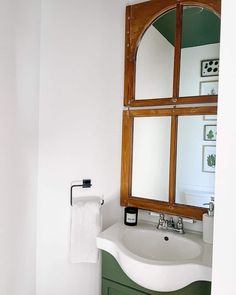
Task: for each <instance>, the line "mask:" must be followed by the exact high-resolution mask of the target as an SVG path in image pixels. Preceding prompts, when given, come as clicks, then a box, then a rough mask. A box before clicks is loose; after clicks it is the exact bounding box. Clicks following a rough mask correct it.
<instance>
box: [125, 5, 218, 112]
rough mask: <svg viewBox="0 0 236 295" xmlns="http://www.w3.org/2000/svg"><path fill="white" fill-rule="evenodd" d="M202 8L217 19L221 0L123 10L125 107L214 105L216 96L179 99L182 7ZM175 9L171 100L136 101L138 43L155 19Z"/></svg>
mask: <svg viewBox="0 0 236 295" xmlns="http://www.w3.org/2000/svg"><path fill="white" fill-rule="evenodd" d="M185 5H189V6H201V7H204V8H206V9H209V10H211V11H212V12H213V13H215V14H216V15H218V16H219V17H220V13H221V0H195V1H192V0H152V1H147V2H143V3H139V4H134V5H129V6H127V7H126V29H125V83H124V105H125V106H134V107H140V106H159V105H173V104H174V105H175V104H191V103H214V102H217V95H202V96H186V97H179V84H180V59H181V40H182V15H183V6H185ZM174 8H175V9H176V33H175V54H174V71H173V96H172V97H167V98H151V99H139V100H135V78H136V55H137V50H138V46H139V43H140V41H141V39H142V36H143V35H144V33H145V31H146V30H147V29H148V27H149V26H150V25H151V24H152V23H153V22H154V20H155V19H156V18H158V16H160V15H162V14H163V13H165V12H167V11H168V10H170V9H174Z"/></svg>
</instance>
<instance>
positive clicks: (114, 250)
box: [96, 222, 212, 292]
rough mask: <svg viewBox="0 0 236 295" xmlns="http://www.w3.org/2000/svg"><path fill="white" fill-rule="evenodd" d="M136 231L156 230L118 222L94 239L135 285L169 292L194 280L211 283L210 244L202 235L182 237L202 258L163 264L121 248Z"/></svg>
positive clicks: (153, 227) (147, 226)
mask: <svg viewBox="0 0 236 295" xmlns="http://www.w3.org/2000/svg"><path fill="white" fill-rule="evenodd" d="M137 228H138V229H143V228H150V229H155V225H153V224H152V225H151V224H148V223H140V224H138V225H137V226H136V227H135V228H134V227H128V226H125V225H124V224H122V222H117V223H115V224H113V225H112V226H110V227H109V228H107V229H106V230H105V231H103V232H102V233H100V234H99V235H98V237H97V239H96V243H97V247H98V248H99V249H101V250H105V251H107V252H108V253H110V254H111V255H112V256H113V257H114V258H115V259H116V260H117V262H118V263H119V265H120V266H121V268H122V269H123V271H124V272H125V273H126V274H127V275H128V277H129V278H131V279H132V280H133V281H134V282H136V283H137V284H139V285H140V286H143V287H145V288H147V289H150V290H153V291H160V292H170V291H175V290H178V289H181V288H183V287H185V286H187V285H189V284H191V283H192V282H195V281H211V256H212V245H209V244H206V243H204V242H203V241H202V239H201V235H198V234H191V233H186V234H185V236H186V237H187V238H190V239H193V240H194V241H195V242H196V241H197V243H199V244H200V246H201V250H202V251H201V252H202V253H201V255H199V256H198V257H196V258H194V259H188V260H187V261H183V262H175V263H170V262H166V263H163V262H161V261H151V260H148V259H146V258H143V257H140V256H137V255H135V254H133V253H132V252H130V251H129V250H128V249H127V248H125V247H124V246H123V245H122V242H121V240H122V236H123V235H124V234H127V233H128V232H130V231H133V230H134V229H137ZM167 234H168V232H167ZM176 235H179V234H176ZM144 269H145V271H144ZM134 270H135V271H134Z"/></svg>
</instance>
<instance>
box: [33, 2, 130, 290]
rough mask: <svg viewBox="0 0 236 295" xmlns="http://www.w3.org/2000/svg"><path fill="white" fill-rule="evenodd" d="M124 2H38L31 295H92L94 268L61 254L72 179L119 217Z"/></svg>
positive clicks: (107, 214)
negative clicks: (86, 181)
mask: <svg viewBox="0 0 236 295" xmlns="http://www.w3.org/2000/svg"><path fill="white" fill-rule="evenodd" d="M124 6H125V1H123V0H122V1H121V0H116V1H110V0H102V1H81V0H76V1H75V0H60V1H58V0H43V1H42V34H41V88H40V107H39V108H40V119H39V121H40V130H39V195H38V229H37V230H38V234H37V295H65V294H70V295H78V294H84V295H97V294H99V293H100V273H99V271H100V265H99V264H98V265H91V264H73V265H72V264H71V263H70V262H69V259H68V250H69V228H70V209H71V208H70V205H69V191H70V184H71V182H72V181H73V180H80V179H83V178H91V179H92V184H93V190H94V192H95V193H99V194H103V195H104V199H105V205H104V206H103V208H102V211H103V224H104V227H107V226H108V225H110V224H111V223H112V222H113V221H115V220H116V219H117V218H119V217H120V213H121V209H120V207H119V190H120V158H121V124H122V120H121V119H122V118H121V116H122V104H123V69H124V67H123V60H124V16H125V8H124Z"/></svg>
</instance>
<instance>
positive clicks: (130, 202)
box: [120, 106, 217, 220]
mask: <svg viewBox="0 0 236 295" xmlns="http://www.w3.org/2000/svg"><path fill="white" fill-rule="evenodd" d="M216 113H217V107H216V106H208V107H194V108H168V109H142V110H128V111H123V137H122V161H121V199H120V204H121V206H133V207H137V208H141V209H145V210H150V211H157V212H163V213H169V214H173V215H181V216H184V217H189V218H194V219H199V220H201V219H202V214H203V213H205V212H207V209H205V208H200V207H194V206H189V205H183V204H177V203H175V191H176V161H177V129H178V116H191V115H216ZM156 116H158V117H159V116H171V138H170V166H169V200H168V202H163V201H158V200H152V199H145V198H142V197H140V198H137V197H133V196H132V158H133V128H134V127H133V126H134V118H137V117H156Z"/></svg>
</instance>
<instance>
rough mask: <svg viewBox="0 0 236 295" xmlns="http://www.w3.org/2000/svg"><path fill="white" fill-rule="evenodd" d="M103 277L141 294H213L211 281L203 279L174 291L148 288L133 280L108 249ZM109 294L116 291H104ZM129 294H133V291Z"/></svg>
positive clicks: (104, 254)
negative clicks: (158, 290)
mask: <svg viewBox="0 0 236 295" xmlns="http://www.w3.org/2000/svg"><path fill="white" fill-rule="evenodd" d="M144 275H145V274H144ZM102 277H103V279H105V280H106V281H111V282H116V283H118V284H120V285H122V286H127V287H129V288H131V289H133V290H136V291H139V292H141V294H149V295H210V294H211V283H210V282H203V281H199V282H194V283H192V284H190V285H188V286H187V287H185V288H183V289H180V290H177V291H174V292H157V291H151V290H147V289H145V288H143V287H141V286H139V285H138V284H136V283H135V282H133V281H132V280H131V279H130V278H129V277H128V276H127V275H126V274H125V273H124V272H123V270H122V269H121V267H120V266H119V264H118V262H117V261H116V260H115V258H113V257H112V256H111V255H110V254H109V253H107V252H106V251H102ZM107 283H108V282H106V284H107ZM104 292H105V291H104ZM107 292H108V291H107ZM110 292H113V291H110ZM114 292H115V291H114ZM108 294H109V295H111V294H112V295H116V293H114V294H113V293H103V295H108ZM118 294H119V293H118ZM118 294H117V295H118ZM121 294H122V293H121ZM134 294H140V293H134ZM122 295H123V294H122ZM129 295H131V293H130V294H129ZM132 295H133V294H132Z"/></svg>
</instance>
